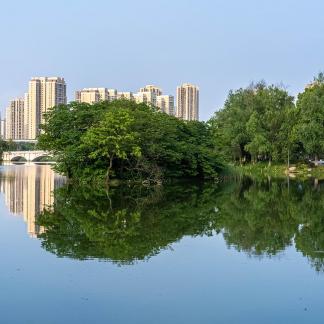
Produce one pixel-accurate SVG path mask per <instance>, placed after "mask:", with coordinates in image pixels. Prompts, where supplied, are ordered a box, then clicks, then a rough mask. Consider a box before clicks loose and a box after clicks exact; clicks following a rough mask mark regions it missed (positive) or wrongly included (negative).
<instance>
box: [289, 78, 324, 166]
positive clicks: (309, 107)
mask: <svg viewBox="0 0 324 324" xmlns="http://www.w3.org/2000/svg"><path fill="white" fill-rule="evenodd" d="M297 109H298V115H299V119H298V123H297V124H296V126H295V132H296V134H297V137H298V139H299V141H300V143H301V144H302V146H303V148H304V150H305V152H306V153H307V154H308V155H310V156H311V157H313V158H315V160H317V159H318V158H319V157H320V156H324V81H323V75H321V74H319V76H318V77H317V78H316V79H315V81H314V83H312V84H311V85H310V86H309V87H307V88H306V89H305V91H304V92H303V93H301V94H300V95H299V96H298V101H297Z"/></svg>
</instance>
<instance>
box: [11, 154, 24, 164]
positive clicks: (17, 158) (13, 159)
mask: <svg viewBox="0 0 324 324" xmlns="http://www.w3.org/2000/svg"><path fill="white" fill-rule="evenodd" d="M10 162H21V163H26V162H27V159H26V158H25V157H23V156H19V155H17V156H14V157H13V158H12V159H11V160H10Z"/></svg>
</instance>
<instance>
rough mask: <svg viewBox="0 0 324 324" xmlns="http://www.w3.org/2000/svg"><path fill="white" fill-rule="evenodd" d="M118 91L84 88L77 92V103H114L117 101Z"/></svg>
mask: <svg viewBox="0 0 324 324" xmlns="http://www.w3.org/2000/svg"><path fill="white" fill-rule="evenodd" d="M117 95H118V94H117V90H116V89H107V88H84V89H82V90H79V91H76V92H75V101H77V102H84V103H89V104H94V103H96V102H99V101H113V100H116V99H117Z"/></svg>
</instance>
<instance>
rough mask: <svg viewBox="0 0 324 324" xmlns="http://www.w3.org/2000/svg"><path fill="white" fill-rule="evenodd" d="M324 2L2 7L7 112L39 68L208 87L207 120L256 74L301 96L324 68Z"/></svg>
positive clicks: (69, 0)
mask: <svg viewBox="0 0 324 324" xmlns="http://www.w3.org/2000/svg"><path fill="white" fill-rule="evenodd" d="M323 12H324V1H322V0H307V1H306V0H271V1H270V0H268V1H267V0H263V1H262V0H244V1H242V0H224V1H223V0H199V1H198V0H154V1H149V0H137V1H135V0H118V1H116V0H114V1H111V0H92V1H85V0H64V1H63V0H56V1H44V0H29V1H25V0H20V1H17V0H16V1H15V0H12V1H3V2H2V3H1V10H0V39H1V48H0V68H1V69H0V110H1V111H2V112H3V111H4V108H5V107H6V106H7V104H8V102H9V100H10V99H12V98H15V97H17V96H22V95H23V94H24V92H26V90H27V87H28V81H29V79H30V78H31V77H33V76H62V77H64V78H65V80H66V82H67V87H68V99H69V100H73V98H74V92H75V90H77V89H80V88H84V87H107V88H116V89H118V90H119V91H133V92H136V91H138V89H139V88H140V87H142V86H144V85H146V84H154V85H157V86H160V87H161V88H162V89H163V92H164V93H165V94H173V95H175V94H176V87H177V85H179V84H181V83H185V82H189V83H193V84H196V85H198V86H199V88H200V119H202V120H207V119H208V118H210V117H211V116H212V115H213V113H214V112H215V111H217V110H219V109H220V108H221V107H222V106H223V104H224V101H225V99H226V97H227V95H228V92H229V90H231V89H237V88H240V87H246V86H248V85H249V84H250V83H251V82H253V81H259V80H265V81H266V82H267V83H269V84H284V85H285V86H286V88H287V90H288V91H289V92H290V93H291V94H292V95H297V94H298V92H300V91H302V90H303V88H304V86H305V84H307V83H309V82H310V81H311V80H312V79H313V77H314V76H315V75H316V74H317V73H318V72H319V71H322V70H324V25H323Z"/></svg>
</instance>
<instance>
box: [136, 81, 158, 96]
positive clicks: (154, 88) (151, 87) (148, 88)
mask: <svg viewBox="0 0 324 324" xmlns="http://www.w3.org/2000/svg"><path fill="white" fill-rule="evenodd" d="M139 92H151V93H154V94H155V95H156V96H161V95H162V90H161V88H159V87H157V86H155V85H152V84H149V85H146V86H145V87H143V88H140V91H139Z"/></svg>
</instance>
